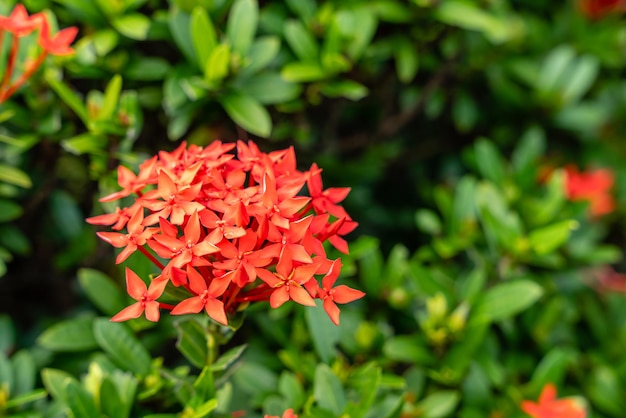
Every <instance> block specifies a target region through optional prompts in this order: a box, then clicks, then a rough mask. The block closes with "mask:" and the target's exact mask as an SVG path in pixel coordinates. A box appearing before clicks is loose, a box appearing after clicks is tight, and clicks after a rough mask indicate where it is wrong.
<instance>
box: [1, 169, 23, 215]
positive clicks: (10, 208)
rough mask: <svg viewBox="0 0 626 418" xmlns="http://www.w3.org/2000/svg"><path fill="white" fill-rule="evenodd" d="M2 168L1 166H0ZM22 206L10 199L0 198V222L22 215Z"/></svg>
mask: <svg viewBox="0 0 626 418" xmlns="http://www.w3.org/2000/svg"><path fill="white" fill-rule="evenodd" d="M0 170H2V167H0ZM22 212H23V211H22V206H20V205H18V204H17V203H15V202H13V201H12V200H7V199H0V222H8V221H12V220H14V219H17V218H19V217H20V216H22Z"/></svg>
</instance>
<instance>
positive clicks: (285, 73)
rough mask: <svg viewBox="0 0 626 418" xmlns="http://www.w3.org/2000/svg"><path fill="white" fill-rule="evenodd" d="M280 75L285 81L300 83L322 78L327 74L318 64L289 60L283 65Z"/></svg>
mask: <svg viewBox="0 0 626 418" xmlns="http://www.w3.org/2000/svg"><path fill="white" fill-rule="evenodd" d="M280 75H281V76H282V77H283V78H284V79H285V80H287V81H293V82H300V83H306V82H311V81H318V80H323V79H324V78H326V77H327V76H328V74H327V72H326V70H325V69H324V68H322V67H321V66H320V65H319V64H317V63H308V62H290V63H289V64H287V65H285V66H284V67H283V69H282V70H281V73H280Z"/></svg>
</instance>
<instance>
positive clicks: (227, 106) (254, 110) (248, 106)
mask: <svg viewBox="0 0 626 418" xmlns="http://www.w3.org/2000/svg"><path fill="white" fill-rule="evenodd" d="M219 100H220V104H221V105H222V106H223V107H224V110H225V111H226V113H228V116H230V117H231V119H232V120H233V121H234V122H235V123H236V124H238V125H239V126H241V127H242V128H243V129H245V130H246V131H248V132H250V133H252V134H254V135H258V136H260V137H263V138H267V137H268V136H269V135H270V133H271V132H272V120H271V118H270V114H269V112H268V111H267V109H266V108H265V107H263V105H261V103H259V102H258V101H257V100H256V99H254V98H253V97H251V96H249V95H246V94H243V93H240V92H235V91H231V92H229V93H226V94H225V95H224V96H222V97H221V98H220V99H219Z"/></svg>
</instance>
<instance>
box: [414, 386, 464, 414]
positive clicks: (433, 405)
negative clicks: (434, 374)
mask: <svg viewBox="0 0 626 418" xmlns="http://www.w3.org/2000/svg"><path fill="white" fill-rule="evenodd" d="M460 400H461V397H460V396H459V393H458V392H457V391H452V390H441V391H439V392H435V393H433V394H431V395H429V396H427V397H426V399H424V400H423V401H421V402H420V403H419V404H418V408H419V409H420V410H421V411H423V417H424V418H443V417H447V416H450V414H451V413H452V412H454V410H455V409H456V406H457V404H458V403H459V401H460Z"/></svg>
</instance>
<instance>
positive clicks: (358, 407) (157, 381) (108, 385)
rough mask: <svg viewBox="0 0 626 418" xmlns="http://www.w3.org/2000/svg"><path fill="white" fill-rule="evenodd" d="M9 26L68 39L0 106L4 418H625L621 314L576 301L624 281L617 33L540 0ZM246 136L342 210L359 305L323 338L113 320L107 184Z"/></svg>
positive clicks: (304, 314)
mask: <svg viewBox="0 0 626 418" xmlns="http://www.w3.org/2000/svg"><path fill="white" fill-rule="evenodd" d="M16 3H17V2H16V1H11V0H7V1H3V2H1V3H0V15H4V16H6V15H8V14H9V13H10V11H11V10H12V8H13V6H14V5H15V4H16ZM20 3H23V4H24V5H25V6H26V7H27V8H28V10H29V11H30V12H31V13H35V12H40V11H44V10H45V11H46V13H48V14H49V15H50V16H52V15H55V16H56V17H57V21H58V27H59V28H62V27H67V26H70V25H76V26H78V27H79V29H80V34H79V38H78V40H77V42H76V43H75V44H74V48H75V54H74V55H73V56H70V57H54V58H49V59H48V60H47V62H46V64H45V69H44V70H43V71H40V72H38V73H37V74H35V76H34V77H33V78H31V79H30V80H29V82H28V84H27V85H26V86H25V87H24V88H22V89H21V90H20V91H19V92H18V93H17V94H16V95H15V96H14V97H13V98H12V99H10V100H9V101H7V102H4V103H2V104H0V276H2V277H0V306H2V307H3V311H6V313H8V315H2V316H0V416H12V417H18V416H23V417H46V418H48V417H50V418H52V417H62V416H68V415H69V416H73V417H76V418H79V417H88V418H91V417H95V416H108V417H134V416H151V417H155V418H156V417H170V416H171V417H174V416H180V417H203V416H209V414H211V415H210V416H216V417H220V416H222V417H226V416H231V414H232V413H233V412H236V411H246V412H247V414H246V416H248V417H258V416H262V414H265V413H267V414H272V415H281V414H282V412H283V411H285V410H286V409H288V408H294V410H295V411H296V412H297V413H298V414H299V416H301V417H317V418H319V417H321V418H324V417H340V416H349V417H352V418H354V417H364V418H374V417H376V418H380V417H389V418H391V417H403V418H408V417H423V418H443V417H462V418H478V417H481V418H482V417H486V416H492V417H497V416H506V417H522V416H524V415H523V413H522V412H521V411H520V410H519V403H520V402H521V401H522V400H523V399H536V397H537V396H538V394H539V392H540V390H541V388H542V387H543V386H544V385H545V384H546V383H548V382H552V383H555V384H556V385H557V386H558V387H559V393H560V394H563V395H564V396H568V395H578V396H581V397H582V398H584V399H585V401H586V402H587V403H588V406H589V410H590V411H592V413H593V417H616V418H618V417H621V416H623V412H622V411H623V407H622V403H623V399H624V396H626V358H625V357H624V350H623V348H624V347H625V346H626V322H625V321H624V318H626V304H625V303H624V301H625V299H624V298H625V295H624V292H621V293H620V292H611V291H608V290H604V291H600V290H598V288H599V284H598V282H597V276H598V274H599V273H598V272H599V271H601V269H603V268H605V266H607V265H611V266H612V267H613V268H615V269H617V270H620V269H622V270H623V269H625V268H626V264H624V261H623V259H622V248H623V247H624V244H625V243H626V239H625V236H624V233H623V231H624V227H625V224H624V221H623V219H624V215H625V214H626V186H624V185H626V165H624V164H623V161H624V159H625V158H626V140H624V138H626V124H625V123H624V122H623V121H624V120H626V80H624V68H625V66H626V25H624V17H623V16H620V15H617V14H615V15H608V16H606V17H603V18H602V19H593V20H592V19H590V18H588V17H587V16H585V15H584V14H582V13H581V12H580V10H579V9H578V8H577V7H576V5H575V2H574V1H568V2H543V1H538V0H535V1H516V0H490V1H487V0H485V1H469V0H466V1H464V0H442V1H434V0H411V1H401V0H372V1H364V0H350V1H336V0H319V1H315V0H288V1H285V2H281V1H265V2H257V1H256V0H234V1H229V0H213V1H208V0H169V1H165V0H117V1H109V0H97V1H83V0H54V1H53V0H24V1H21V2H20ZM2 41H3V43H2V45H0V47H2V51H3V52H2V55H0V62H1V63H2V65H4V63H5V60H6V56H7V51H8V48H9V42H10V40H9V39H8V38H7V37H4V39H3V40H2ZM248 135H250V136H254V137H257V138H259V143H260V144H261V145H262V148H264V149H266V150H271V149H273V148H274V147H278V146H280V147H281V148H284V146H285V144H289V145H291V144H293V145H294V146H295V147H296V152H297V154H298V161H300V162H301V163H302V164H303V166H306V167H308V166H309V165H310V163H311V162H313V161H316V162H317V163H318V164H319V166H320V167H323V169H324V178H325V181H326V182H327V183H328V184H326V186H327V187H328V186H334V185H339V186H350V187H352V192H351V194H350V195H349V197H348V199H347V200H346V202H345V205H346V209H347V210H348V212H349V213H350V214H351V215H352V216H353V218H354V219H355V220H357V221H358V222H359V223H360V226H359V228H358V229H357V232H356V233H355V234H353V235H354V236H353V240H352V243H351V253H350V255H349V256H343V257H342V262H343V264H344V277H345V278H346V279H347V281H348V282H349V283H350V282H351V283H350V284H351V285H352V286H353V287H355V288H359V289H362V290H363V291H365V292H366V293H367V296H366V298H365V299H363V300H360V301H357V302H355V303H353V304H350V305H347V306H346V307H345V308H344V309H343V311H342V312H343V313H342V322H341V325H340V326H339V327H335V326H334V325H333V324H332V323H331V322H330V321H329V320H328V318H326V316H325V314H324V313H323V311H322V310H321V309H320V308H319V307H318V309H315V308H313V309H302V308H300V307H294V306H291V305H285V306H284V307H281V308H280V309H277V310H271V311H270V309H269V308H267V307H263V306H261V307H259V306H256V307H254V308H253V309H251V310H250V312H248V314H247V315H246V318H245V320H243V318H242V324H241V327H240V328H239V329H238V330H237V332H236V333H235V332H234V330H232V329H231V330H221V331H220V332H221V333H222V334H220V333H217V334H211V333H208V332H207V329H212V330H213V331H215V332H217V330H215V329H213V328H214V327H215V324H210V323H209V321H208V319H207V318H206V317H203V316H199V317H195V316H189V317H185V318H182V319H178V320H176V321H174V320H172V319H171V318H163V320H162V321H161V322H159V323H158V324H156V325H155V324H152V323H149V322H147V321H145V320H133V321H130V322H128V323H126V324H117V323H115V324H114V323H110V322H109V321H108V318H109V317H110V316H111V315H113V314H115V313H116V312H118V311H119V310H120V309H121V308H122V307H124V306H125V305H126V304H127V302H128V301H127V298H126V296H125V295H124V293H123V284H122V283H121V281H120V277H121V271H120V270H119V268H116V267H115V266H114V265H113V260H114V257H113V254H112V252H111V251H110V249H109V247H108V246H106V245H101V243H100V242H97V240H96V237H95V231H94V228H92V227H90V226H88V225H86V224H85V223H84V222H83V219H84V218H85V217H87V216H89V215H91V214H97V213H102V212H103V211H107V212H110V211H112V210H113V209H114V208H115V207H114V206H106V207H104V206H105V205H101V204H100V203H97V198H98V197H99V196H102V195H105V194H108V193H110V192H112V191H114V190H116V184H115V170H114V168H115V167H116V166H117V165H118V164H119V163H122V164H124V165H127V166H130V167H136V166H137V165H138V164H139V163H140V162H141V161H143V159H144V158H145V157H146V156H147V155H153V154H155V153H156V152H158V150H160V149H172V148H174V147H175V146H176V145H177V142H178V141H180V140H182V139H185V140H187V141H189V142H191V143H197V144H200V145H206V144H208V143H209V142H210V141H211V140H212V139H215V138H219V139H222V140H226V141H229V140H234V139H237V138H241V139H245V138H246V137H247V136H248ZM278 142H280V144H278ZM567 164H574V165H577V166H579V167H583V168H586V167H607V168H610V169H612V170H613V172H614V175H615V178H616V181H615V186H614V188H613V190H612V192H613V195H614V197H615V199H616V201H617V207H616V210H615V211H614V212H613V213H612V214H610V215H608V216H605V217H602V218H592V217H590V216H589V215H588V214H587V213H588V212H587V210H588V205H587V204H585V203H584V202H571V201H570V200H568V198H567V193H566V178H565V173H564V171H563V170H560V168H561V167H564V166H565V165H567ZM548 171H552V172H553V174H552V175H551V176H547V177H546V172H548ZM542 179H544V180H545V181H543V180H542ZM128 264H129V265H131V266H132V268H133V269H134V270H135V271H136V272H138V273H139V274H140V275H143V276H147V275H148V274H150V273H152V271H151V270H150V267H149V263H145V261H144V260H142V259H141V258H140V257H135V256H133V257H131V258H130V259H129V263H128ZM215 335H218V336H219V337H220V338H219V341H214V340H212V338H215Z"/></svg>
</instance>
